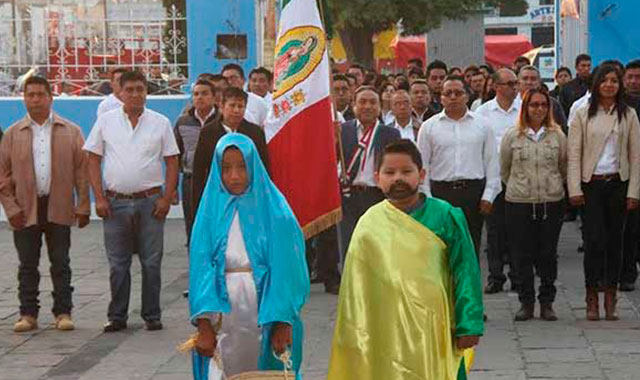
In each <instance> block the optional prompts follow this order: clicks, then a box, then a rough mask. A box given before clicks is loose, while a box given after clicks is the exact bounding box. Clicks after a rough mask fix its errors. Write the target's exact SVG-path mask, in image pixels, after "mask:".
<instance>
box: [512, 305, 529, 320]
mask: <svg viewBox="0 0 640 380" xmlns="http://www.w3.org/2000/svg"><path fill="white" fill-rule="evenodd" d="M531 318H533V304H532V303H523V304H521V306H520V310H518V312H517V313H516V317H515V318H514V319H515V320H516V321H528V320H529V319H531Z"/></svg>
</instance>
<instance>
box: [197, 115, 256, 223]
mask: <svg viewBox="0 0 640 380" xmlns="http://www.w3.org/2000/svg"><path fill="white" fill-rule="evenodd" d="M226 133H227V132H226V131H225V130H224V127H223V126H222V122H221V121H220V120H218V119H216V120H213V121H212V122H210V123H207V124H205V125H204V127H202V130H201V131H200V137H199V138H198V145H197V146H196V152H195V155H194V157H193V177H192V178H191V183H192V185H191V186H192V190H191V204H192V207H193V209H192V212H193V215H196V212H197V211H198V204H199V203H200V198H201V197H202V192H203V191H204V187H205V185H206V184H207V179H208V178H209V170H210V169H211V162H212V161H213V153H214V152H215V150H216V145H217V144H218V141H219V140H220V139H221V138H222V136H224V135H225V134H226ZM238 133H242V134H243V135H246V136H247V137H249V138H250V139H251V140H252V141H253V143H254V144H255V145H256V148H257V149H258V154H259V155H260V159H262V163H263V164H264V166H265V167H266V168H267V171H269V158H268V155H267V140H266V139H265V136H264V132H263V131H262V128H260V127H259V126H257V125H255V124H253V123H250V122H248V121H246V120H242V124H240V128H238Z"/></svg>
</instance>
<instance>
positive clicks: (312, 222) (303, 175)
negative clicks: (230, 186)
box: [265, 0, 342, 238]
mask: <svg viewBox="0 0 640 380" xmlns="http://www.w3.org/2000/svg"><path fill="white" fill-rule="evenodd" d="M327 47H328V41H327V39H326V34H325V31H324V29H323V27H322V20H321V18H320V12H319V10H318V7H317V4H316V0H284V1H283V5H282V12H281V13H280V24H279V26H278V37H277V40H276V49H275V60H274V62H275V63H274V83H275V90H274V92H273V106H272V109H271V110H270V113H269V117H268V118H267V122H266V125H265V133H266V137H267V144H268V148H269V162H270V165H269V166H270V169H271V177H272V179H273V182H274V183H275V184H276V185H277V186H278V188H279V189H280V191H282V193H283V194H284V195H285V197H286V198H287V200H288V201H289V204H290V205H291V208H292V209H293V212H294V213H295V214H296V217H297V218H298V222H299V223H300V226H301V227H302V229H303V231H304V234H305V237H307V238H309V237H311V236H314V235H316V234H318V233H320V232H322V231H323V230H325V229H327V228H329V227H330V226H332V225H334V224H336V223H337V222H338V221H339V220H340V218H341V214H342V212H341V208H340V202H341V201H340V192H339V185H338V174H337V167H338V166H337V161H336V152H335V141H334V133H333V117H332V108H331V98H330V97H329V95H330V83H329V74H330V67H329V56H328V54H327Z"/></svg>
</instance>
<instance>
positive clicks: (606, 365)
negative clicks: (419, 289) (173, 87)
mask: <svg viewBox="0 0 640 380" xmlns="http://www.w3.org/2000/svg"><path fill="white" fill-rule="evenodd" d="M576 227H577V226H576V225H575V224H566V225H565V228H564V231H563V236H562V241H561V247H560V254H561V258H560V275H559V280H558V285H559V292H558V300H557V302H556V311H557V312H558V314H559V316H560V320H559V321H558V322H555V323H549V322H543V321H539V320H535V321H530V322H526V323H518V324H515V323H513V322H512V318H513V314H514V313H515V311H516V310H517V308H518V302H517V297H516V295H515V294H512V293H506V292H505V293H501V294H498V295H493V296H489V297H487V298H486V308H487V314H488V316H489V322H488V323H487V334H486V336H485V337H484V338H483V339H482V341H481V345H480V347H479V350H478V354H477V358H476V363H475V367H474V371H473V374H472V375H471V376H470V379H471V380H485V379H504V380H520V379H530V380H533V379H607V380H622V379H628V380H631V379H634V380H635V379H640V364H639V363H640V320H639V314H638V306H639V305H640V292H636V293H631V294H625V295H623V296H622V299H621V302H620V307H621V310H620V314H621V317H622V320H621V321H618V322H597V323H594V322H591V323H587V322H585V320H584V302H583V300H582V299H583V289H582V285H581V283H582V274H581V273H582V269H581V268H582V264H581V256H580V255H579V254H578V253H577V252H576V249H575V247H576V240H577V239H576V236H577V228H576ZM183 231H184V229H183V226H182V222H181V221H179V220H171V221H169V222H168V223H167V228H166V238H165V257H164V263H163V279H162V280H163V292H162V304H163V310H164V314H163V322H164V324H165V329H164V330H162V331H158V332H147V331H145V330H144V328H143V324H142V321H141V319H140V317H139V305H140V297H139V290H140V286H139V284H140V274H139V265H138V263H136V262H135V261H134V275H133V291H132V300H131V310H130V311H131V315H130V319H129V322H130V328H129V329H128V330H126V331H125V332H120V333H115V334H103V333H102V332H101V329H100V327H101V326H102V324H103V322H104V320H105V311H106V307H107V303H108V300H109V295H108V268H107V263H106V260H105V256H104V250H103V244H102V227H101V225H100V224H99V223H96V222H94V223H92V224H91V225H90V226H89V227H87V229H86V230H83V231H82V232H80V231H77V230H74V231H73V235H72V239H73V247H72V259H71V260H72V268H73V286H74V287H75V292H74V302H75V310H74V319H75V322H76V326H77V329H76V330H75V331H72V332H67V333H61V332H57V331H55V330H54V329H53V328H52V326H51V323H52V317H51V315H50V313H49V312H48V310H49V309H50V308H51V297H50V291H51V283H50V278H49V277H48V274H46V273H43V277H42V281H41V290H42V292H41V299H42V304H43V306H42V310H41V316H40V330H38V331H37V332H35V333H30V334H22V335H18V334H14V333H13V332H12V324H13V323H14V321H15V320H16V318H17V307H18V301H17V296H16V280H15V278H16V268H17V258H16V254H15V251H14V248H13V242H12V238H11V233H10V232H9V231H8V230H7V229H6V225H0V262H2V265H0V379H8V380H19V379H57V380H79V379H81V380H89V379H100V380H108V379H114V380H115V379H118V380H121V379H145V380H146V379H154V380H173V379H176V380H177V379H189V378H190V375H189V373H190V372H189V360H188V358H187V357H186V356H185V355H183V354H180V353H178V352H177V351H176V349H175V347H176V345H177V344H178V343H180V342H181V341H182V340H183V339H185V338H186V337H188V336H189V335H190V334H191V332H192V328H191V327H190V326H189V324H188V323H187V322H186V320H187V307H186V306H187V303H186V300H185V299H183V298H182V296H181V292H182V290H183V289H185V287H186V280H187V275H186V268H187V262H186V253H185V248H184V242H185V239H184V235H183V234H184V232H183ZM41 268H44V269H45V272H46V270H47V269H46V268H48V263H47V259H46V255H45V257H43V260H42V263H41ZM335 308H336V297H335V296H329V295H326V294H325V293H323V291H322V287H320V286H318V285H314V286H313V287H312V294H311V297H310V300H309V303H308V304H307V307H306V309H305V321H306V326H307V339H306V348H305V363H304V368H305V379H311V380H320V379H324V378H325V374H326V368H327V365H328V356H329V350H330V337H331V334H332V326H331V324H332V321H333V320H334V318H335ZM353 379H357V376H356V375H354V377H353Z"/></svg>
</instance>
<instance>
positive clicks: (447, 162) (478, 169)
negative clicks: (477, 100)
mask: <svg viewBox="0 0 640 380" xmlns="http://www.w3.org/2000/svg"><path fill="white" fill-rule="evenodd" d="M418 149H420V152H421V154H422V161H423V163H424V166H425V169H426V171H427V178H426V179H425V181H424V183H423V185H422V190H423V191H424V193H426V194H427V195H429V196H430V195H431V186H430V183H429V181H447V182H449V181H457V180H470V179H483V178H486V185H485V188H484V193H483V194H482V199H483V200H486V201H488V202H491V203H493V200H494V199H495V197H496V195H498V194H499V193H500V191H501V184H500V169H499V166H498V150H497V149H496V139H495V136H494V134H493V129H492V128H491V126H490V125H489V124H488V123H487V121H486V120H485V119H484V118H483V117H480V116H478V115H476V114H475V113H473V112H471V111H467V113H466V114H465V115H464V116H463V117H462V118H461V119H459V120H453V119H451V118H449V117H448V116H447V114H446V113H445V111H442V112H441V113H439V114H437V115H435V116H433V117H431V118H430V119H429V120H427V121H425V122H424V123H423V124H422V127H421V128H420V132H419V133H418Z"/></svg>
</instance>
